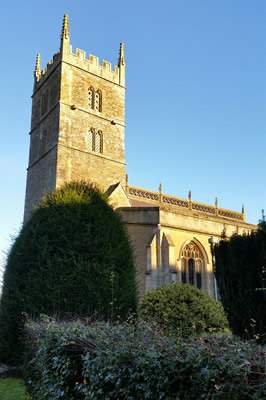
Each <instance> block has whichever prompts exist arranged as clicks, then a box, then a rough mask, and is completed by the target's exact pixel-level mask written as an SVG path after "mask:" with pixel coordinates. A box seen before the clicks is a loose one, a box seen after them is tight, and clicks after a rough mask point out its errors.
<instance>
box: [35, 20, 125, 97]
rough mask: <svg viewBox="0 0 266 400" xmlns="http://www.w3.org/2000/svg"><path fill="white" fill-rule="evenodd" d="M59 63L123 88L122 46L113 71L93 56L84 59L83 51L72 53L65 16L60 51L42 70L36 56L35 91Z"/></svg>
mask: <svg viewBox="0 0 266 400" xmlns="http://www.w3.org/2000/svg"><path fill="white" fill-rule="evenodd" d="M60 62H65V63H68V64H70V65H72V66H74V67H77V68H80V69H82V70H84V71H86V72H89V73H91V74H94V75H97V76H99V77H101V78H103V79H106V80H108V81H111V82H113V83H115V84H118V85H121V86H125V55H124V44H123V43H121V44H120V54H119V58H118V65H115V66H114V69H112V64H111V63H110V62H108V61H105V60H103V61H102V64H100V63H99V58H98V57H96V56H93V55H92V54H89V56H88V58H86V52H85V51H84V50H81V49H78V48H76V51H75V53H73V52H72V46H71V45H70V43H69V27H68V16H67V14H66V15H65V16H64V22H63V28H62V33H61V46H60V50H59V51H58V52H57V53H56V54H55V55H54V56H53V58H52V60H50V61H49V62H48V64H47V65H46V67H45V68H44V69H43V70H41V65H40V54H38V55H37V61H36V67H35V71H34V77H35V81H34V89H35V90H36V89H37V88H38V87H39V86H40V85H41V84H42V83H43V82H44V80H46V79H47V78H48V76H49V75H50V74H51V72H52V71H53V70H54V69H55V67H56V66H57V65H58V64H59V63H60Z"/></svg>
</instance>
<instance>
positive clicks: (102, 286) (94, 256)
mask: <svg viewBox="0 0 266 400" xmlns="http://www.w3.org/2000/svg"><path fill="white" fill-rule="evenodd" d="M136 305H137V297H136V279H135V268H134V261H133V253H132V248H131V244H130V241H129V238H128V235H127V233H126V231H125V227H124V225H123V223H122V221H121V218H120V216H119V215H118V214H117V213H116V212H115V211H114V210H113V209H112V208H111V206H109V205H108V204H107V200H106V196H105V195H103V194H102V193H101V192H100V191H99V190H98V189H97V188H95V187H94V186H92V185H89V184H85V183H82V182H81V183H77V182H73V183H70V184H67V185H65V186H64V187H62V188H61V189H58V190H56V191H54V192H53V193H52V194H50V195H47V196H46V197H45V198H43V200H42V202H41V204H40V206H39V207H38V208H37V209H36V210H35V211H34V212H33V214H32V217H31V218H30V220H29V221H28V222H27V223H26V224H25V225H24V227H23V228H22V230H21V232H20V234H19V236H18V237H17V239H16V241H15V243H14V245H13V247H12V249H11V251H10V254H9V257H8V261H7V266H6V271H5V274H4V284H3V294H2V299H1V312H0V326H1V328H0V335H1V340H0V359H1V360H2V361H5V362H9V363H17V362H18V361H19V359H20V358H21V354H22V351H23V340H22V339H23V337H24V336H23V325H24V317H23V315H22V313H26V314H28V315H30V316H31V317H33V318H38V316H39V315H40V314H41V313H43V314H46V315H50V316H51V315H57V316H65V315H71V316H74V315H78V316H80V315H82V316H84V315H85V316H91V315H95V314H97V316H99V317H100V318H103V319H119V318H120V319H124V318H126V316H127V314H128V312H129V310H131V311H135V310H136Z"/></svg>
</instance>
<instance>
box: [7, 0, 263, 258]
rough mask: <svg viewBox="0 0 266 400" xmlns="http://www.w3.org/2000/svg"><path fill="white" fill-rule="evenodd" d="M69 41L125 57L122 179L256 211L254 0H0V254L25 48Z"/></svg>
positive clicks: (29, 81)
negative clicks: (65, 29)
mask: <svg viewBox="0 0 266 400" xmlns="http://www.w3.org/2000/svg"><path fill="white" fill-rule="evenodd" d="M64 13H68V14H69V18H70V42H71V44H72V46H73V48H76V47H78V48H80V49H82V50H85V51H86V52H87V53H91V54H93V55H96V56H98V57H99V58H100V60H102V59H104V60H106V61H109V62H111V63H112V64H116V63H117V58H118V51H119V43H120V42H122V41H123V42H125V53H126V64H127V65H126V85H127V88H128V89H127V94H126V124H127V128H126V162H127V172H128V174H129V183H130V184H131V185H135V186H139V187H143V188H147V189H152V190H157V189H158V186H159V182H160V181H161V182H162V186H163V192H164V193H168V194H172V195H175V196H178V197H185V198H186V197H187V194H188V191H189V189H191V191H192V199H193V200H196V201H199V202H202V203H207V204H214V200H215V197H216V196H217V197H218V202H219V206H220V207H223V208H228V209H232V210H235V211H241V207H242V203H244V204H245V207H246V219H247V221H248V222H250V223H257V222H258V219H259V218H260V216H261V209H262V208H266V188H265V166H266V161H265V150H266V136H265V127H266V123H265V122H266V121H265V119H266V118H265V100H266V96H265V93H266V91H265V89H266V88H265V70H266V68H265V67H266V58H265V43H266V37H265V36H266V35H265V33H266V28H265V27H266V25H265V16H266V2H265V1H264V0H249V1H247V0H222V1H220V0H164V1H157V0H146V1H145V0H142V1H140V0H134V1H129V0H123V1H121V0H116V1H110V0H108V1H106V0H101V1H99V2H92V1H87V0H86V1H85V0H84V1H79V0H76V1H73V0H72V1H69V0H64V1H61V0H54V1H50V0H46V1H45V2H36V1H32V0H29V1H24V2H22V1H12V0H10V1H8V2H4V3H3V4H2V5H1V15H0V35H1V41H0V46H1V47H0V54H1V56H0V57H1V97H0V102H1V120H0V124H1V147H0V152H1V154H0V171H1V196H0V210H1V211H0V253H2V251H3V250H5V249H7V247H8V245H9V243H10V235H15V234H16V232H17V231H18V229H19V227H20V226H21V222H22V218H23V208H24V195H25V183H26V168H27V163H28V150H29V135H28V132H29V131H30V116H31V94H32V87H33V70H34V66H35V60H36V54H37V53H38V52H40V53H41V61H42V68H44V67H45V65H46V64H47V62H48V61H49V60H50V59H51V58H52V56H53V54H54V53H55V52H56V51H58V49H59V42H60V32H61V26H62V20H63V15H64Z"/></svg>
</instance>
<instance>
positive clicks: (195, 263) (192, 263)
mask: <svg viewBox="0 0 266 400" xmlns="http://www.w3.org/2000/svg"><path fill="white" fill-rule="evenodd" d="M202 271H203V256H202V253H201V251H200V249H199V247H198V246H197V245H196V244H195V243H194V242H193V241H192V242H190V243H187V244H186V245H185V246H184V248H183V250H182V253H181V281H182V283H190V285H196V286H197V287H198V288H199V289H201V287H202Z"/></svg>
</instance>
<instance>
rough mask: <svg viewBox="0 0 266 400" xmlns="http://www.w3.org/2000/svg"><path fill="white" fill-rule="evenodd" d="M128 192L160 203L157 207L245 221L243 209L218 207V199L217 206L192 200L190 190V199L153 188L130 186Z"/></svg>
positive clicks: (144, 199) (134, 196) (141, 198)
mask: <svg viewBox="0 0 266 400" xmlns="http://www.w3.org/2000/svg"><path fill="white" fill-rule="evenodd" d="M128 194H129V198H130V199H133V198H136V197H137V198H138V199H139V200H143V201H148V202H150V203H157V204H158V205H157V207H165V208H170V209H176V210H180V211H181V210H184V211H185V210H186V211H187V212H192V213H195V212H196V213H198V212H200V213H203V214H205V215H209V216H212V217H214V218H215V217H216V218H217V217H222V218H226V219H229V220H236V221H240V222H245V213H244V212H243V209H242V213H240V212H236V211H231V210H226V209H224V208H218V202H216V201H215V206H211V205H208V204H203V203H199V202H196V201H192V200H191V192H189V196H188V197H189V198H188V200H186V199H181V198H179V197H175V196H169V195H166V194H163V193H161V191H160V190H159V192H154V191H151V190H145V189H141V188H137V187H134V186H128ZM190 203H191V207H190Z"/></svg>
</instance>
